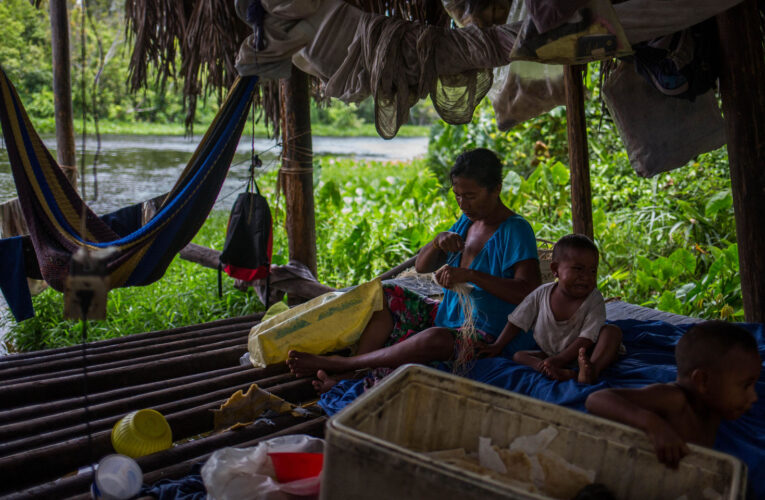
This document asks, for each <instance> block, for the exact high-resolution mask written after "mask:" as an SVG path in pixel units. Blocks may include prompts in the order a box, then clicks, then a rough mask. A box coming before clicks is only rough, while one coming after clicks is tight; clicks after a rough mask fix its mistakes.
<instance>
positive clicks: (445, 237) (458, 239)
mask: <svg viewBox="0 0 765 500" xmlns="http://www.w3.org/2000/svg"><path fill="white" fill-rule="evenodd" d="M433 246H434V247H436V248H437V249H439V250H443V251H444V252H452V253H456V252H461V251H462V249H463V248H465V240H463V239H462V236H460V235H459V234H457V233H453V232H451V231H444V232H442V233H438V234H437V235H436V237H435V238H433Z"/></svg>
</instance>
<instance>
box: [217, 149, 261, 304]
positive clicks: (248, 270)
mask: <svg viewBox="0 0 765 500" xmlns="http://www.w3.org/2000/svg"><path fill="white" fill-rule="evenodd" d="M260 165H261V162H260V159H259V158H258V157H257V155H255V156H253V161H252V165H251V166H250V179H249V181H248V183H247V191H246V192H244V193H242V194H240V195H239V196H237V198H236V201H235V202H234V207H233V208H232V209H231V215H230V216H229V219H228V226H227V227H226V242H225V243H224V245H223V252H221V254H220V263H219V264H218V295H219V296H221V295H222V294H223V293H222V283H221V269H222V270H223V271H225V272H226V274H228V275H229V276H231V277H232V278H237V279H240V280H242V281H252V280H257V279H268V275H269V273H270V271H271V256H272V254H273V221H272V219H271V209H270V208H269V206H268V202H267V201H266V199H265V198H264V197H263V196H262V195H261V194H260V190H259V189H258V185H257V183H256V182H255V167H257V166H260ZM266 285H268V282H266ZM266 297H268V295H266ZM267 305H268V304H266V306H267Z"/></svg>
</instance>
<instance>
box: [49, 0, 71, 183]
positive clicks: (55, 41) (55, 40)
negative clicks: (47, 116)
mask: <svg viewBox="0 0 765 500" xmlns="http://www.w3.org/2000/svg"><path fill="white" fill-rule="evenodd" d="M50 26H51V39H52V41H51V45H52V48H53V96H54V108H55V115H56V156H57V157H58V164H59V165H61V168H62V169H63V170H64V172H65V173H66V177H67V179H69V182H71V183H72V186H75V188H76V187H77V165H76V163H75V162H76V160H75V148H74V119H73V116H74V115H73V113H72V79H71V75H70V67H71V64H70V62H71V60H70V57H69V12H68V11H67V7H66V0H50Z"/></svg>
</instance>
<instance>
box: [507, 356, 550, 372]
mask: <svg viewBox="0 0 765 500" xmlns="http://www.w3.org/2000/svg"><path fill="white" fill-rule="evenodd" d="M546 357H547V354H545V353H543V352H542V351H516V353H515V354H513V361H515V362H516V363H518V364H519V365H526V366H529V367H531V368H533V369H535V370H537V371H539V368H540V366H541V362H542V360H544V359H545V358H546Z"/></svg>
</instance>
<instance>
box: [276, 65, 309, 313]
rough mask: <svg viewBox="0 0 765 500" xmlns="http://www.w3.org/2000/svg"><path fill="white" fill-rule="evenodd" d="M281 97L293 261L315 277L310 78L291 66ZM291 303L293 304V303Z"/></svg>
mask: <svg viewBox="0 0 765 500" xmlns="http://www.w3.org/2000/svg"><path fill="white" fill-rule="evenodd" d="M279 98H280V102H281V122H282V123H281V128H282V144H283V145H282V167H281V169H280V170H279V177H280V182H281V186H282V189H283V191H284V197H285V199H286V217H285V219H286V220H285V226H286V230H287V239H288V240H289V252H290V259H295V260H298V261H300V262H302V263H303V264H305V265H306V266H307V267H308V269H310V270H311V272H312V273H313V275H314V276H316V274H317V273H316V219H315V216H314V204H313V145H312V140H311V106H310V95H309V81H308V75H306V74H305V73H303V72H302V71H300V70H299V69H297V68H296V67H295V66H292V74H291V75H290V77H289V78H288V79H285V80H281V81H280V84H279ZM288 299H289V297H288ZM288 302H290V303H292V302H291V301H290V300H288Z"/></svg>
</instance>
